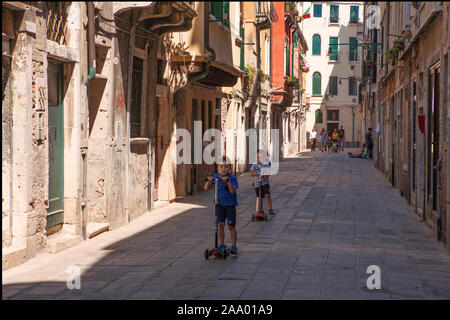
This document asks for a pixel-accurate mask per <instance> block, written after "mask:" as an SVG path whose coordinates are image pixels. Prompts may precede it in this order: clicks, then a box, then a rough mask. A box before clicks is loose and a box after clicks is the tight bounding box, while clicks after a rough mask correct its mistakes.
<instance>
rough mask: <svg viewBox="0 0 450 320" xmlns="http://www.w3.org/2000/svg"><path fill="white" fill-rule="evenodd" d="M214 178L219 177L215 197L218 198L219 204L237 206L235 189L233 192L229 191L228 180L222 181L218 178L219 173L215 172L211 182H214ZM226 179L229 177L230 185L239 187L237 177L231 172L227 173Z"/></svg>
mask: <svg viewBox="0 0 450 320" xmlns="http://www.w3.org/2000/svg"><path fill="white" fill-rule="evenodd" d="M215 179H219V185H218V187H217V198H218V200H219V204H220V205H222V206H237V205H238V202H237V191H236V192H235V193H234V194H233V193H231V192H230V189H229V188H228V182H225V181H222V180H221V179H220V173H216V174H215V175H214V177H213V181H211V184H212V185H214V184H215V181H216V180H215ZM228 179H230V182H231V185H232V186H233V187H235V188H236V189H238V188H239V185H238V181H237V178H236V177H235V176H234V175H232V174H231V173H229V174H228Z"/></svg>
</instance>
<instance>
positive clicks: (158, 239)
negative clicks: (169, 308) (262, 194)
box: [2, 150, 450, 300]
mask: <svg viewBox="0 0 450 320" xmlns="http://www.w3.org/2000/svg"><path fill="white" fill-rule="evenodd" d="M347 151H348V150H346V151H345V153H340V154H324V153H321V152H317V151H316V152H306V153H303V154H302V155H299V156H297V157H292V158H288V159H285V160H284V161H283V162H281V164H280V172H279V173H278V174H277V175H276V176H273V177H271V189H272V197H273V203H274V209H275V211H276V212H277V215H276V216H274V217H273V218H271V219H270V220H269V221H268V222H264V221H261V222H252V221H251V214H252V213H253V212H254V210H255V195H254V191H253V189H252V187H251V180H250V177H249V174H244V175H242V176H240V177H238V179H239V184H240V188H239V190H238V192H239V193H238V194H239V196H238V197H239V207H238V218H237V230H238V248H239V250H240V255H239V257H237V258H228V259H227V260H225V261H224V260H214V259H211V260H208V261H206V260H205V259H204V257H203V253H204V251H205V249H206V248H211V247H212V246H213V244H214V216H213V209H212V208H213V207H212V202H211V200H212V198H213V195H212V190H210V191H208V192H206V193H201V194H197V195H194V196H188V197H187V198H185V199H184V200H182V201H180V202H177V203H173V204H171V205H169V206H167V207H164V208H161V209H158V210H156V211H153V212H151V213H150V214H147V215H145V216H142V217H139V218H137V219H136V220H134V221H132V223H131V224H130V225H127V226H125V227H122V228H119V229H117V230H113V231H110V232H106V233H103V234H101V235H99V236H97V237H95V238H93V239H91V240H89V241H86V242H83V243H82V244H80V245H77V246H75V247H72V248H70V249H67V250H65V251H63V252H60V253H58V254H47V253H43V254H40V255H38V256H37V257H35V258H33V259H30V260H29V261H27V262H26V263H25V264H23V265H20V266H18V267H15V268H12V269H10V270H7V271H4V272H3V293H2V297H3V299H233V300H234V299H449V298H450V256H448V255H447V254H446V251H445V248H444V246H443V244H441V243H438V242H437V241H436V239H435V236H434V235H433V234H432V232H431V230H430V229H428V227H427V226H426V225H424V223H422V222H420V219H419V218H418V217H417V216H416V215H415V214H414V213H413V212H412V211H411V210H410V209H409V208H408V205H407V203H406V201H405V200H404V198H401V197H400V195H399V194H398V191H397V190H395V189H393V188H392V187H391V185H390V184H389V183H388V182H387V181H386V180H385V178H384V177H383V176H382V174H381V173H380V172H379V171H378V170H376V169H375V168H374V166H373V164H372V162H371V161H367V160H364V159H349V158H348V157H347V155H346V153H347ZM226 241H227V244H229V233H228V230H227V233H226ZM70 265H77V266H80V267H81V290H76V289H75V290H69V289H67V287H66V280H67V278H68V275H69V274H68V273H67V267H68V266H70ZM370 265H378V266H379V267H380V269H381V289H380V290H368V289H367V286H366V281H367V278H368V277H369V276H370V275H369V274H367V273H366V270H367V267H368V266H370Z"/></svg>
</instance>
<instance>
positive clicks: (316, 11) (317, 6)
mask: <svg viewBox="0 0 450 320" xmlns="http://www.w3.org/2000/svg"><path fill="white" fill-rule="evenodd" d="M314 17H315V18H321V17H322V5H321V4H315V5H314Z"/></svg>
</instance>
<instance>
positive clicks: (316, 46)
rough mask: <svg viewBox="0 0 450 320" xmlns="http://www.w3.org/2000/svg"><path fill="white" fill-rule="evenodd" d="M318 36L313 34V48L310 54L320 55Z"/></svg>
mask: <svg viewBox="0 0 450 320" xmlns="http://www.w3.org/2000/svg"><path fill="white" fill-rule="evenodd" d="M320 45H321V44H320V36H319V35H318V34H315V35H313V49H312V54H313V55H319V56H320Z"/></svg>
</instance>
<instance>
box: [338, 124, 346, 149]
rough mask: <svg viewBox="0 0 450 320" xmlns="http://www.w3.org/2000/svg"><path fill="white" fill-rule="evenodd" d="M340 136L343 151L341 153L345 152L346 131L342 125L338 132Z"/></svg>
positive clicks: (340, 146)
mask: <svg viewBox="0 0 450 320" xmlns="http://www.w3.org/2000/svg"><path fill="white" fill-rule="evenodd" d="M338 134H339V148H340V149H341V151H344V140H345V130H344V126H343V125H341V128H340V129H339V130H338Z"/></svg>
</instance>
